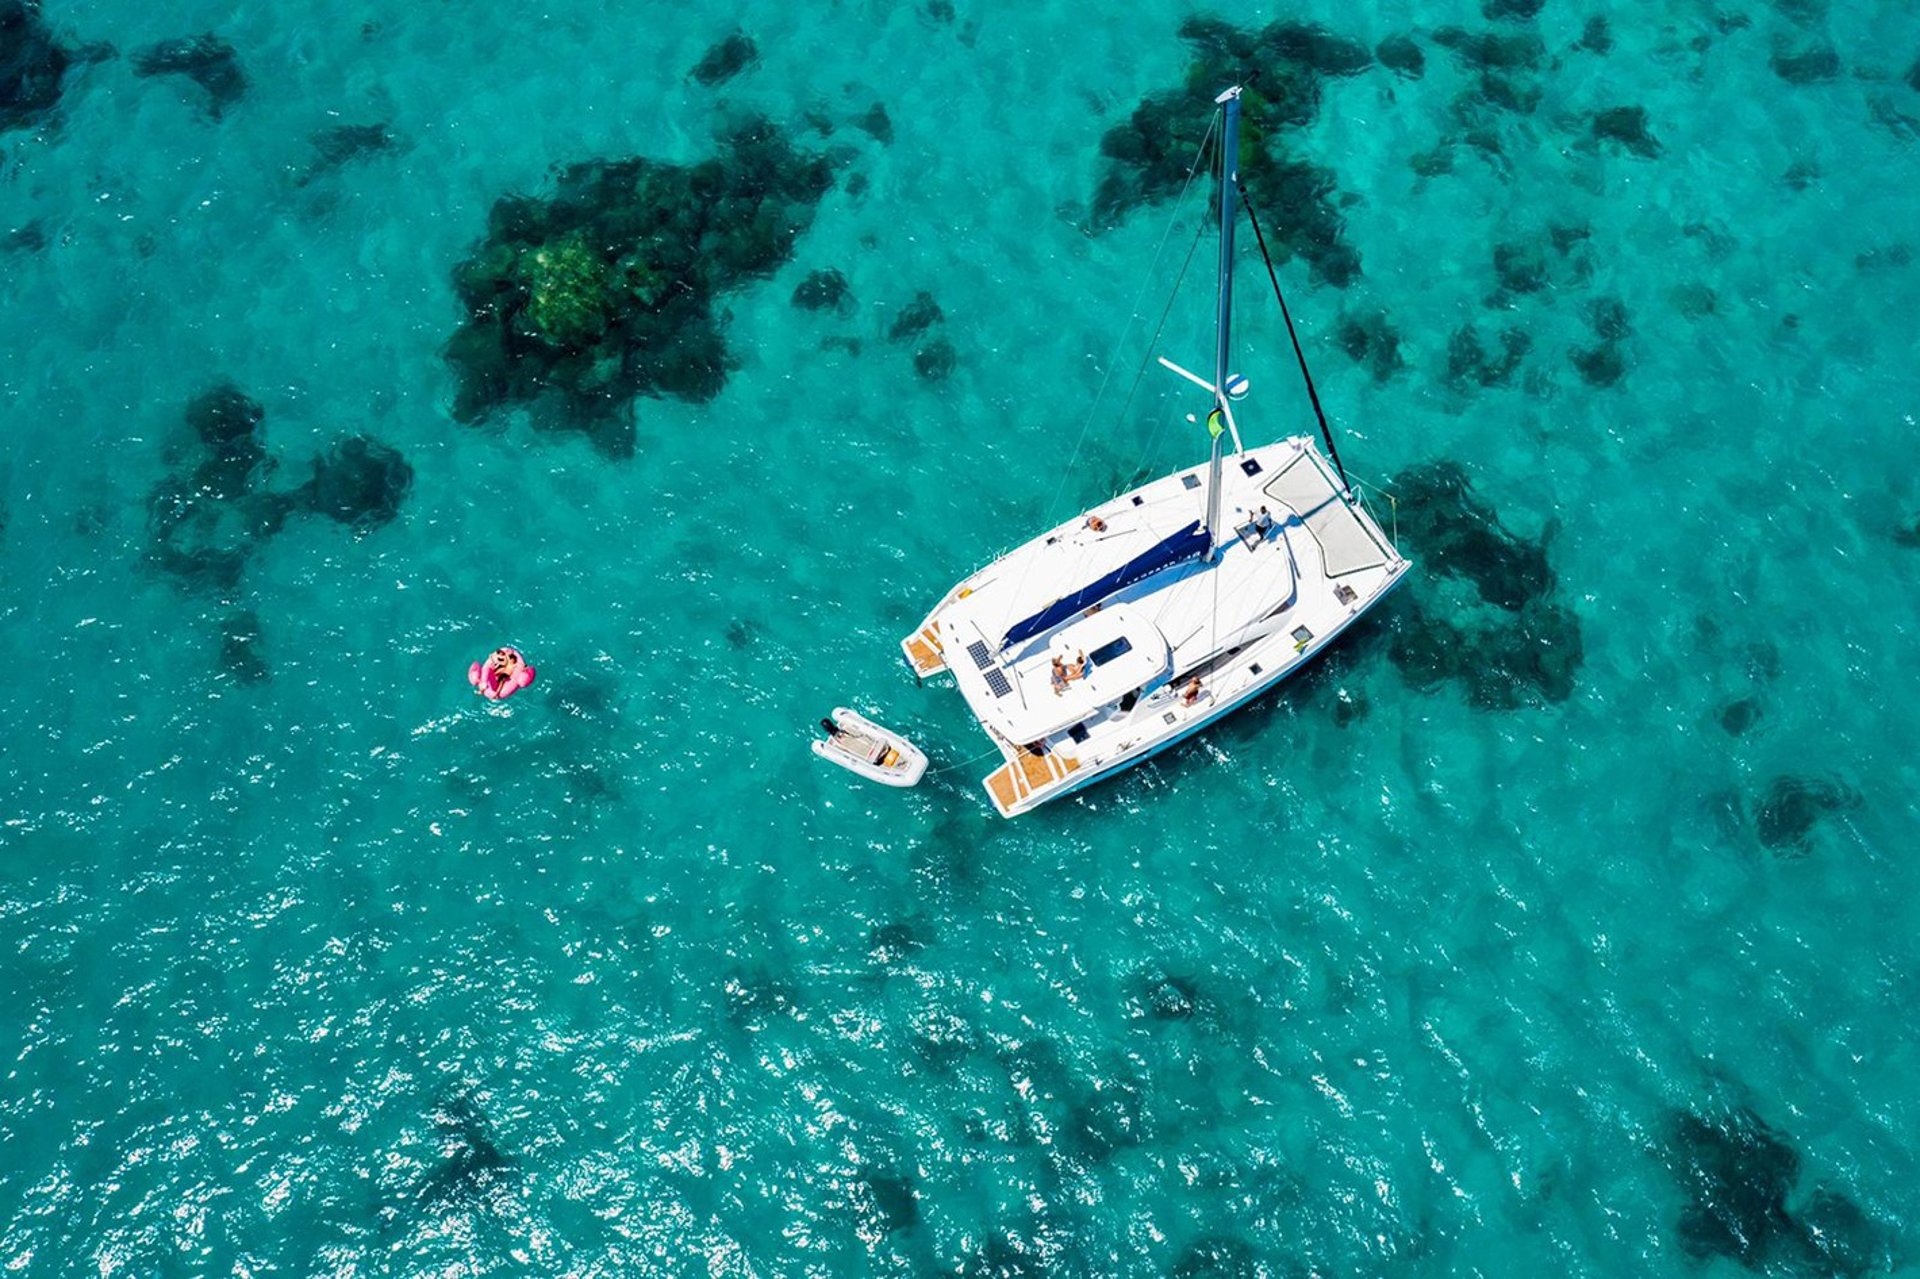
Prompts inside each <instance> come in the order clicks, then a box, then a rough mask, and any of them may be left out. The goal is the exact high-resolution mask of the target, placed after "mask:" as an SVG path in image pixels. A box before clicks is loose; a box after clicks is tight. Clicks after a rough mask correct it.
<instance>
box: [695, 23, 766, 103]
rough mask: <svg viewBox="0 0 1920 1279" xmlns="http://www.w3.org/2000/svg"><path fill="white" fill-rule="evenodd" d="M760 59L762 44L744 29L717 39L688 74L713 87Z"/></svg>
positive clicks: (708, 86) (723, 82)
mask: <svg viewBox="0 0 1920 1279" xmlns="http://www.w3.org/2000/svg"><path fill="white" fill-rule="evenodd" d="M759 61H760V46H759V45H757V44H755V43H754V42H753V37H752V36H750V35H748V34H747V33H746V32H744V31H735V32H734V33H733V34H732V35H729V36H727V37H725V38H724V39H721V40H716V41H715V42H714V43H713V45H712V46H711V47H710V48H708V50H707V51H706V53H704V54H702V55H701V57H700V61H698V62H696V63H694V64H693V70H692V71H689V72H688V73H687V74H688V75H690V76H692V77H693V79H695V80H696V81H698V82H699V83H700V84H702V85H705V86H706V87H707V88H709V89H711V88H713V87H714V86H715V85H717V84H725V83H726V82H727V81H728V80H731V79H733V77H735V76H737V75H739V74H740V73H741V72H742V71H745V70H746V69H747V68H749V67H751V66H753V65H754V64H755V63H757V62H759Z"/></svg>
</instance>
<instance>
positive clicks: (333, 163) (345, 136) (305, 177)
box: [299, 124, 395, 186]
mask: <svg viewBox="0 0 1920 1279" xmlns="http://www.w3.org/2000/svg"><path fill="white" fill-rule="evenodd" d="M312 141H313V151H314V157H313V163H312V164H310V165H308V166H307V171H306V172H305V173H303V174H302V175H301V176H300V183H299V184H300V185H301V186H305V185H307V184H308V183H309V182H312V181H313V180H314V179H315V178H318V177H322V176H324V175H325V174H328V173H331V172H333V171H334V170H335V169H338V168H340V167H341V166H342V165H345V164H350V163H352V162H353V161H355V160H358V159H360V158H362V157H363V156H370V155H382V154H385V153H386V152H390V151H392V150H393V149H394V146H395V140H394V136H393V130H391V129H389V128H388V127H387V126H386V125H384V124H339V125H334V126H332V127H331V128H326V129H322V130H320V131H319V132H318V133H315V134H314V135H313V138H312Z"/></svg>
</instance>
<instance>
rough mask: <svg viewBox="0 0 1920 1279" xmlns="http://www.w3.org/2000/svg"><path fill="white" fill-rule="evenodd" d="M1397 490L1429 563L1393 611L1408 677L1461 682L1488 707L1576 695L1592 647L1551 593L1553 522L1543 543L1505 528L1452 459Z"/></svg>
mask: <svg viewBox="0 0 1920 1279" xmlns="http://www.w3.org/2000/svg"><path fill="white" fill-rule="evenodd" d="M1394 488H1395V490H1396V491H1397V492H1398V494H1399V497H1400V505H1399V508H1398V509H1399V511H1400V524H1401V528H1402V533H1403V536H1404V537H1405V539H1406V540H1407V542H1408V544H1410V545H1416V546H1419V547H1420V548H1421V558H1422V562H1423V563H1424V564H1425V565H1426V566H1427V567H1428V572H1427V573H1425V574H1423V575H1422V577H1421V578H1418V579H1415V580H1414V582H1413V583H1412V585H1411V586H1410V587H1409V589H1408V598H1409V599H1410V601H1411V604H1410V607H1402V608H1401V609H1399V610H1397V611H1396V612H1395V613H1394V614H1392V621H1391V623H1390V630H1391V633H1390V640H1389V648H1388V653H1389V656H1390V657H1391V658H1392V660H1393V662H1394V665H1395V666H1396V667H1398V668H1399V670H1400V672H1401V674H1402V675H1403V676H1404V677H1405V678H1406V679H1407V681H1408V682H1409V683H1410V684H1412V685H1413V686H1414V687H1416V688H1433V687H1437V686H1438V685H1440V684H1442V683H1443V682H1447V681H1455V682H1458V683H1459V684H1461V685H1462V686H1463V687H1464V689H1465V691H1466V694H1467V700H1468V701H1469V703H1470V704H1472V705H1474V706H1477V707H1481V708H1484V709H1496V710H1510V709H1514V708H1517V707H1521V706H1526V705H1538V704H1542V703H1554V702H1561V701H1565V700H1566V699H1567V698H1568V697H1570V696H1572V693H1573V689H1574V683H1575V678H1576V676H1577V675H1578V673H1579V669H1580V666H1581V663H1582V661H1583V660H1584V655H1585V650H1584V645H1583V641H1582V638H1581V634H1580V624H1579V620H1578V619H1577V618H1576V617H1575V615H1574V614H1573V612H1572V611H1571V610H1570V609H1567V608H1565V607H1563V606H1562V605H1560V604H1558V603H1557V602H1555V601H1554V600H1553V598H1552V596H1553V593H1554V589H1555V585H1556V580H1555V576H1554V573H1553V570H1552V568H1551V567H1550V566H1549V564H1548V562H1547V554H1546V546H1547V542H1548V539H1549V537H1550V535H1551V533H1552V527H1551V526H1549V528H1548V530H1547V532H1545V533H1543V534H1542V535H1541V537H1540V538H1539V539H1538V540H1537V541H1527V540H1525V539H1523V538H1520V537H1516V536H1515V535H1514V534H1512V533H1510V532H1508V531H1507V530H1506V529H1505V528H1504V527H1502V525H1501V524H1500V521H1499V517H1498V516H1497V515H1496V514H1495V513H1494V512H1493V511H1492V510H1491V509H1490V508H1489V507H1487V506H1485V505H1484V504H1483V503H1481V502H1480V500H1479V499H1478V498H1477V497H1476V496H1475V494H1474V493H1473V490H1472V486H1471V484H1470V483H1469V481H1468V479H1467V476H1466V472H1465V471H1464V470H1463V469H1462V468H1461V467H1460V466H1458V465H1457V464H1455V463H1452V462H1433V463H1428V464H1426V465H1423V466H1417V467H1414V468H1412V469H1411V470H1408V471H1406V472H1404V473H1403V474H1402V475H1401V476H1400V477H1399V478H1398V479H1397V480H1396V481H1395V483H1394ZM1450 582H1451V583H1458V584H1461V585H1465V586H1468V587H1470V588H1471V589H1472V592H1473V596H1474V597H1477V603H1476V601H1475V598H1472V597H1468V596H1465V595H1463V594H1462V593H1461V591H1459V590H1458V589H1457V588H1450V587H1449V583H1450Z"/></svg>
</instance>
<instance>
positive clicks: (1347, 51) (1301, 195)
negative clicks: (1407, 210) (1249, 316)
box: [1090, 18, 1373, 287]
mask: <svg viewBox="0 0 1920 1279" xmlns="http://www.w3.org/2000/svg"><path fill="white" fill-rule="evenodd" d="M1180 35H1181V37H1182V38H1183V39H1185V40H1186V41H1187V42H1188V43H1189V44H1190V45H1191V46H1192V47H1193V50H1194V55H1195V56H1194V61H1193V62H1192V64H1191V65H1190V67H1189V68H1188V72H1187V76H1186V80H1185V83H1184V84H1183V85H1182V86H1180V87H1177V88H1174V89H1170V90H1167V91H1164V92H1160V93H1155V94H1152V95H1150V96H1149V97H1147V98H1146V99H1145V100H1144V101H1142V102H1141V103H1140V104H1139V106H1137V107H1136V108H1135V109H1134V110H1133V112H1132V113H1131V114H1130V115H1129V116H1128V118H1127V119H1126V121H1125V122H1124V123H1121V124H1119V125H1116V126H1114V127H1113V128H1111V129H1109V130H1108V131H1107V133H1106V135H1105V136H1104V137H1103V138H1102V139H1101V142H1100V151H1101V155H1102V157H1103V160H1104V163H1103V165H1102V169H1101V176H1100V179H1099V183H1098V185H1097V187H1096V189H1095V191H1094V198H1093V205H1092V211H1091V216H1090V227H1091V229H1092V230H1094V231H1095V232H1098V231H1100V230H1102V229H1104V228H1106V227H1109V226H1112V225H1114V224H1116V223H1117V222H1118V221H1119V220H1120V219H1121V218H1123V217H1125V216H1126V215H1127V214H1128V213H1129V212H1131V211H1132V210H1133V209H1135V208H1137V207H1139V206H1141V205H1146V204H1157V203H1160V202H1162V201H1164V200H1167V199H1170V198H1172V197H1174V196H1176V195H1178V194H1179V193H1180V192H1181V191H1182V190H1184V189H1185V187H1186V183H1187V174H1188V170H1189V168H1190V166H1191V165H1192V164H1193V161H1194V157H1195V156H1196V155H1197V154H1198V151H1199V146H1200V142H1201V139H1202V138H1203V137H1204V136H1205V134H1206V133H1207V130H1208V128H1209V127H1210V124H1211V118H1210V116H1209V113H1208V111H1207V106H1206V95H1205V93H1203V92H1202V91H1201V90H1200V89H1199V88H1197V87H1193V86H1199V85H1213V84H1229V83H1235V82H1243V83H1244V84H1245V91H1244V92H1243V94H1242V95H1241V106H1242V114H1243V122H1242V132H1241V155H1240V176H1241V181H1242V182H1243V183H1244V184H1245V186H1246V188H1247V191H1248V193H1249V196H1250V198H1251V200H1252V203H1253V205H1254V208H1255V210H1256V212H1257V213H1258V214H1259V216H1260V218H1261V221H1262V224H1263V225H1264V226H1265V227H1267V228H1268V231H1267V240H1268V243H1269V245H1270V246H1272V247H1273V248H1274V250H1275V252H1276V254H1277V255H1278V256H1279V257H1281V258H1287V257H1291V256H1293V255H1296V254H1297V255H1299V256H1300V257H1302V258H1304V259H1305V260H1306V262H1307V263H1308V265H1309V266H1310V267H1311V268H1312V270H1313V273H1314V275H1315V277H1316V278H1318V279H1320V280H1323V281H1325V282H1327V283H1330V284H1333V285H1335V286H1336V287H1345V286H1347V285H1348V284H1351V283H1352V282H1353V280H1354V279H1355V278H1357V277H1358V276H1359V274H1360V256H1359V254H1358V253H1356V252H1355V251H1354V250H1353V248H1352V246H1350V245H1348V244H1347V243H1346V242H1345V239H1344V233H1345V228H1344V222H1343V220H1342V218H1341V216H1340V211H1339V200H1338V191H1337V185H1336V182H1335V178H1334V174H1333V172H1332V171H1331V170H1329V169H1326V168H1324V167H1321V166H1317V165H1314V164H1312V163H1309V162H1308V161H1306V160H1304V159H1301V158H1299V157H1297V156H1295V155H1294V154H1293V153H1292V152H1291V150H1290V149H1289V147H1288V143H1287V136H1288V134H1289V132H1290V131H1292V130H1294V129H1297V128H1299V127H1301V126H1303V125H1306V124H1308V123H1310V122H1311V121H1312V120H1313V119H1314V117H1315V116H1316V115H1317V113H1318V111H1319V107H1320V96H1321V84H1322V83H1323V82H1324V81H1325V80H1326V79H1327V78H1328V77H1334V76H1350V75H1356V74H1358V73H1360V72H1362V71H1365V70H1366V69H1367V68H1368V67H1369V66H1371V65H1372V62H1373V59H1372V55H1371V54H1370V53H1369V52H1368V51H1367V48H1366V46H1364V45H1362V44H1360V43H1358V42H1356V41H1352V40H1348V39H1346V38H1344V37H1341V36H1337V35H1334V34H1333V33H1331V32H1329V31H1327V30H1326V29H1325V28H1322V27H1317V26H1312V25H1308V24H1304V23H1299V22H1290V21H1280V22H1275V23H1272V24H1270V25H1268V26H1267V27H1264V28H1261V29H1260V30H1257V31H1255V30H1248V29H1243V28H1240V27H1236V26H1234V25H1232V24H1230V23H1227V22H1223V21H1220V20H1219V19H1213V18H1189V19H1187V20H1186V21H1185V22H1184V23H1183V24H1182V25H1181V27H1180ZM1250 64H1251V65H1256V66H1258V67H1259V68H1260V70H1261V75H1260V77H1259V78H1258V79H1257V80H1249V79H1248V78H1247V76H1246V68H1247V66H1248V65H1250ZM1207 92H1211V90H1208V91H1207Z"/></svg>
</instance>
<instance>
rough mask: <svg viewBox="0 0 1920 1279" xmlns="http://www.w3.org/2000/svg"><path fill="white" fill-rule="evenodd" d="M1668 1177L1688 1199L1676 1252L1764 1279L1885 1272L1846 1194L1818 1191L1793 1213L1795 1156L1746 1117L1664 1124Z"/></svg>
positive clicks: (1867, 1224) (1740, 1112) (1878, 1242)
mask: <svg viewBox="0 0 1920 1279" xmlns="http://www.w3.org/2000/svg"><path fill="white" fill-rule="evenodd" d="M1668 1127H1669V1136H1668V1140H1667V1149H1666V1155H1667V1168H1668V1170H1669V1171H1670V1172H1672V1173H1673V1175H1674V1179H1675V1180H1676V1181H1677V1182H1678V1183H1679V1185H1680V1189H1681V1191H1682V1193H1683V1194H1684V1195H1685V1196H1686V1205H1685V1206H1684V1207H1683V1208H1682V1209H1681V1212H1680V1220H1679V1223H1678V1229H1679V1235H1680V1247H1681V1251H1682V1252H1684V1253H1685V1254H1686V1255H1687V1256H1688V1257H1690V1258H1692V1259H1693V1260H1695V1261H1709V1260H1711V1259H1713V1258H1716V1257H1719V1258H1725V1259H1727V1260H1729V1261H1734V1262H1738V1263H1739V1264H1740V1265H1742V1266H1745V1267H1746V1268H1747V1269H1748V1270H1752V1271H1756V1272H1760V1273H1765V1274H1822V1275H1831V1276H1857V1275H1865V1274H1868V1273H1873V1272H1883V1271H1886V1270H1887V1269H1888V1268H1889V1267H1890V1266H1891V1264H1892V1259H1891V1258H1890V1257H1889V1256H1888V1249H1887V1240H1886V1238H1885V1236H1884V1234H1883V1232H1882V1231H1881V1230H1880V1229H1879V1228H1878V1227H1877V1226H1876V1225H1875V1224H1874V1223H1873V1221H1872V1220H1871V1219H1870V1218H1869V1217H1868V1216H1867V1215H1866V1213H1864V1212H1862V1211H1861V1210H1860V1207H1859V1206H1858V1205H1857V1204H1855V1203H1854V1202H1853V1201H1852V1200H1850V1199H1848V1198H1847V1197H1846V1196H1845V1195H1842V1194H1840V1193H1839V1192H1838V1191H1836V1190H1834V1189H1832V1188H1831V1187H1829V1186H1825V1185H1821V1186H1816V1187H1815V1188H1814V1190H1813V1192H1812V1193H1811V1194H1810V1195H1808V1196H1807V1198H1806V1202H1805V1204H1804V1205H1803V1207H1802V1208H1801V1209H1800V1210H1799V1211H1797V1212H1796V1211H1795V1210H1794V1209H1793V1208H1792V1207H1791V1202H1790V1201H1791V1197H1792V1194H1793V1190H1794V1186H1795V1183H1796V1182H1797V1181H1798V1180H1799V1177H1800V1154H1799V1152H1798V1151H1796V1150H1795V1149H1794V1148H1793V1147H1792V1146H1791V1145H1789V1144H1788V1143H1787V1141H1786V1139H1785V1138H1783V1137H1782V1136H1781V1135H1780V1134H1779V1133H1777V1132H1775V1131H1774V1130H1773V1129H1772V1128H1771V1127H1769V1126H1768V1125H1767V1123H1766V1122H1765V1121H1764V1120H1762V1119H1761V1118H1760V1116H1758V1115H1757V1114H1755V1113H1754V1112H1753V1111H1752V1109H1750V1108H1748V1107H1745V1106H1742V1107H1740V1108H1739V1109H1737V1110H1733V1111H1730V1112H1723V1113H1715V1114H1709V1115H1705V1116H1702V1115H1698V1114H1690V1113H1687V1112H1675V1113H1674V1114H1673V1115H1672V1116H1671V1117H1670V1119H1669V1124H1668Z"/></svg>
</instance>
